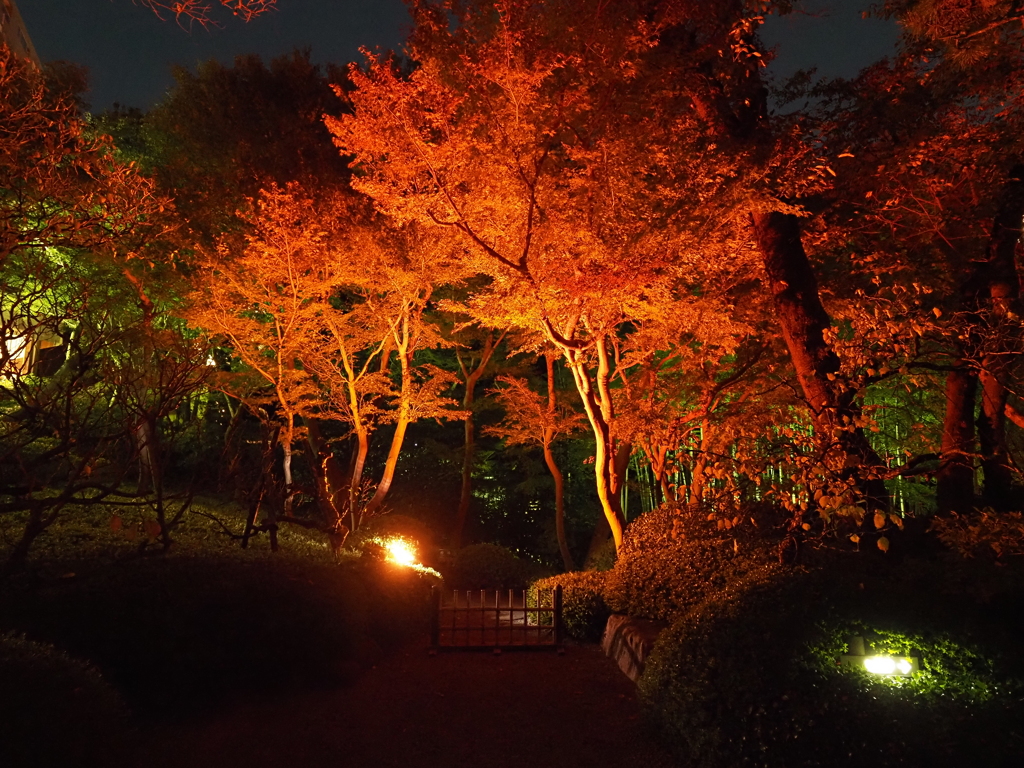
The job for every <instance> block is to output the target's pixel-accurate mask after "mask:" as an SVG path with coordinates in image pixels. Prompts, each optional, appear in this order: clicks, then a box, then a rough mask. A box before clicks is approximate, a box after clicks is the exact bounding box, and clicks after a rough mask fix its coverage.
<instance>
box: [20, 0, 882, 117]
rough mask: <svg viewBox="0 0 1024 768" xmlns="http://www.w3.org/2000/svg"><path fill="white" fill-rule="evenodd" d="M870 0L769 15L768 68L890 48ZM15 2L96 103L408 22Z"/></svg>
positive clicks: (286, 4)
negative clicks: (210, 66)
mask: <svg viewBox="0 0 1024 768" xmlns="http://www.w3.org/2000/svg"><path fill="white" fill-rule="evenodd" d="M708 2H714V0H708ZM869 2H870V0H809V2H807V3H805V7H807V8H808V9H809V11H810V13H802V14H794V15H791V16H788V17H785V18H781V19H779V18H770V19H769V20H768V23H767V24H766V25H765V27H764V28H763V34H762V37H763V39H764V40H765V42H767V43H768V44H769V45H777V46H778V50H779V57H778V60H777V61H776V62H775V63H773V64H772V70H773V71H776V73H777V74H779V75H782V76H784V75H787V74H791V73H792V72H793V71H795V70H796V69H799V68H806V67H812V66H817V67H818V68H819V71H820V72H821V73H822V74H826V75H829V76H832V77H836V76H840V77H848V76H851V75H853V74H855V73H856V72H857V70H858V69H859V68H860V67H862V66H864V65H865V64H868V63H870V62H872V61H875V60H877V59H878V58H881V57H882V56H885V55H886V54H888V53H889V52H891V51H892V47H893V44H894V42H895V40H896V28H895V26H894V25H892V24H890V23H887V22H880V21H877V20H867V21H864V20H862V19H861V18H860V10H861V8H862V7H866V6H867V5H868V4H869ZM213 4H217V3H216V0H213ZM18 6H19V8H20V9H21V14H22V17H23V18H24V20H25V25H26V26H27V27H28V31H29V34H30V35H31V37H32V40H33V42H34V43H35V46H36V49H37V50H38V52H39V56H40V58H41V59H42V60H43V61H50V60H55V59H65V60H68V61H73V62H77V63H79V64H85V65H86V66H87V67H88V68H89V74H90V82H91V84H92V91H91V92H90V94H89V96H88V101H89V102H90V104H91V106H92V109H93V110H94V111H102V110H103V109H106V108H108V107H110V106H111V105H112V104H113V103H114V102H119V103H121V104H124V105H128V106H137V107H142V108H149V107H151V106H152V105H153V104H155V103H156V102H157V101H159V100H160V99H161V97H162V96H163V94H164V93H165V92H166V90H167V89H168V88H169V87H170V86H171V84H172V79H171V66H172V65H173V64H182V65H185V66H188V67H194V66H195V64H196V63H197V62H200V61H205V60H207V59H211V58H216V59H219V60H220V61H223V62H226V63H229V62H230V61H231V59H232V58H233V57H235V56H236V55H238V54H242V53H259V54H260V55H262V56H263V58H264V59H265V60H270V59H272V58H274V57H275V56H278V55H281V54H285V53H288V52H289V51H291V50H293V49H294V48H296V47H309V48H311V49H312V52H313V58H314V60H316V61H333V62H339V63H340V62H346V61H352V60H354V59H357V58H358V57H359V53H358V49H359V47H360V46H367V47H370V48H375V47H381V48H400V47H401V43H402V40H403V39H404V37H405V32H406V31H408V27H409V24H410V22H409V16H408V14H407V13H406V10H405V6H404V5H403V4H402V0H278V6H277V10H276V11H274V12H273V13H270V14H268V15H266V16H264V17H261V18H258V19H256V20H254V21H252V22H249V23H248V24H245V23H242V22H241V21H239V20H237V19H234V18H232V17H231V16H230V15H228V16H226V17H223V25H222V26H221V27H220V28H208V29H203V28H201V27H198V28H195V29H192V30H191V31H186V30H183V29H182V28H181V27H179V26H178V25H177V24H175V23H174V21H173V20H165V21H162V22H161V21H160V20H159V19H157V18H156V17H155V16H154V15H153V13H152V12H151V11H149V10H147V9H145V8H142V7H139V6H137V5H134V4H133V3H132V0H18Z"/></svg>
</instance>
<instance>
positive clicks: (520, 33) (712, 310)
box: [328, 2, 751, 546]
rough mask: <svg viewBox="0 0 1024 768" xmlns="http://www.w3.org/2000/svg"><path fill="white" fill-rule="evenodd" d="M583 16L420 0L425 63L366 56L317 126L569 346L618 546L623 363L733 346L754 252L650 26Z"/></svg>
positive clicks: (622, 11)
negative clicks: (343, 105) (740, 294)
mask: <svg viewBox="0 0 1024 768" xmlns="http://www.w3.org/2000/svg"><path fill="white" fill-rule="evenodd" d="M579 11H580V7H579V4H577V3H572V2H566V3H549V4H546V5H545V7H544V9H543V13H538V12H537V9H536V8H535V7H534V6H533V5H531V4H529V3H520V2H502V3H496V4H492V3H465V4H463V3H443V4H435V3H426V2H424V3H417V4H416V5H415V6H414V14H415V18H416V21H417V26H416V29H415V31H414V33H413V36H412V38H411V41H410V52H411V53H412V55H413V57H414V58H415V59H416V60H417V62H418V63H419V67H418V68H417V69H416V70H415V71H414V72H413V73H412V74H411V76H410V77H409V78H403V77H402V76H400V75H399V73H398V72H397V71H396V70H395V69H394V67H393V66H392V65H391V63H389V62H388V61H385V60H382V59H379V58H376V57H370V59H369V63H368V69H367V70H366V71H365V72H363V71H353V72H352V74H351V76H350V77H351V80H352V82H353V85H354V86H355V91H354V92H353V93H352V94H351V100H352V104H353V108H354V115H352V116H342V117H340V118H337V119H328V125H329V126H330V127H331V129H332V131H333V132H334V133H335V136H336V137H337V141H338V144H339V146H340V147H341V148H342V149H343V151H346V152H351V153H353V154H354V155H355V156H356V167H357V169H358V173H357V175H356V178H355V179H354V181H353V183H354V185H355V186H356V187H357V188H358V189H360V190H362V191H364V192H366V193H367V194H369V195H370V196H371V197H372V198H373V199H374V201H375V203H376V205H377V206H378V207H379V208H380V210H382V211H383V212H384V213H386V214H388V215H390V216H393V217H395V218H397V219H398V220H400V221H407V220H415V221H420V222H422V223H424V224H432V225H433V226H434V227H437V228H441V229H447V230H450V231H453V232H454V233H456V234H457V235H458V236H460V238H461V240H462V242H463V243H464V244H465V246H466V247H467V249H468V250H469V254H470V258H472V259H473V261H474V263H475V266H476V268H477V269H479V270H480V271H482V272H484V273H486V274H488V275H489V276H490V277H491V282H490V284H489V286H488V287H487V288H486V289H485V290H482V291H480V292H478V293H477V294H476V295H475V296H474V297H473V299H472V300H471V301H470V302H469V305H468V306H469V307H470V310H471V311H472V312H473V314H474V315H475V316H477V317H478V318H481V319H483V320H484V321H485V322H487V323H488V324H491V325H493V326H494V327H499V328H503V327H518V328H522V329H525V330H530V331H533V332H535V333H538V334H540V335H541V336H543V337H544V338H545V339H546V340H547V341H548V342H549V343H550V344H552V345H554V347H555V348H556V349H558V350H560V352H561V353H562V355H563V356H564V358H565V360H566V364H567V366H568V367H569V369H570V370H571V372H572V374H573V377H574V380H575V382H576V385H577V388H578V390H579V392H580V394H581V397H582V399H583V404H584V409H585V412H586V414H587V417H588V420H589V421H590V424H591V427H592V431H593V434H594V438H595V441H596V448H595V450H596V459H595V478H596V483H597V491H598V495H599V497H600V499H601V503H602V507H603V510H604V514H605V517H606V519H607V521H608V523H609V526H610V528H611V531H612V535H613V538H614V540H615V542H616V545H617V546H618V545H619V544H621V537H622V527H623V517H622V510H621V502H620V496H621V491H622V483H623V477H624V472H625V467H626V464H627V462H628V458H629V455H630V453H631V451H632V445H631V443H630V442H629V441H628V440H625V439H621V438H620V436H619V435H618V434H617V432H616V412H615V403H614V398H613V394H612V389H613V388H614V387H615V386H616V385H615V383H614V382H615V379H616V377H617V376H619V375H620V366H621V365H623V364H624V365H625V366H626V368H628V367H630V366H632V365H635V364H636V363H637V360H638V356H643V355H645V354H650V350H651V349H657V348H665V347H668V346H671V345H672V344H676V343H691V344H695V345H701V346H703V347H705V348H707V349H709V350H710V349H711V348H717V349H720V350H729V349H731V348H732V347H734V346H735V344H736V339H737V337H738V336H739V335H740V334H741V332H742V328H741V325H740V324H738V323H736V322H734V321H733V320H731V319H730V306H731V298H730V297H729V295H728V291H729V289H730V288H731V287H732V286H734V285H736V283H737V282H738V281H740V280H741V279H742V277H741V275H744V274H746V273H747V272H748V271H749V269H750V268H751V261H750V260H749V259H747V258H744V256H745V255H746V253H747V251H746V250H745V249H743V248H741V247H740V246H739V242H738V241H737V240H736V239H735V237H736V234H737V231H736V227H735V224H736V221H737V219H736V204H737V200H736V198H735V195H734V191H733V188H732V187H731V186H730V184H729V182H730V181H731V180H733V179H734V178H735V174H736V172H737V171H736V166H735V164H734V163H735V159H730V160H729V161H725V159H724V158H722V157H721V156H718V155H714V154H713V153H709V152H708V145H707V141H706V138H705V137H704V136H703V134H702V133H701V132H700V131H699V130H698V128H699V125H698V123H697V121H696V120H695V117H694V115H693V113H692V111H691V110H686V109H683V108H681V106H680V105H681V102H680V98H681V96H680V93H679V91H678V89H677V87H676V85H675V82H674V80H673V75H674V74H678V73H677V72H676V70H675V69H673V66H674V65H673V63H672V62H671V61H668V60H659V59H657V57H653V56H650V55H649V54H650V52H651V49H652V47H653V46H654V44H655V42H656V39H657V34H658V32H659V31H660V27H659V26H658V24H657V23H654V22H651V23H639V24H638V23H637V22H638V16H637V8H636V7H635V6H634V5H632V4H631V3H610V4H604V5H601V6H599V7H593V8H589V10H588V14H587V15H581V14H580V13H579ZM450 18H454V19H456V20H457V22H458V23H457V24H456V25H454V26H452V25H450V24H449V19H450ZM680 158H683V159H680ZM708 354H713V353H711V352H709V353H708ZM714 354H718V353H714Z"/></svg>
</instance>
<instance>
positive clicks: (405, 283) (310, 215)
mask: <svg viewBox="0 0 1024 768" xmlns="http://www.w3.org/2000/svg"><path fill="white" fill-rule="evenodd" d="M366 215H367V211H366V210H365V206H361V205H360V204H359V202H358V201H356V200H352V199H351V198H348V197H345V196H335V197H327V198H321V199H320V200H319V201H313V200H310V199H309V198H307V197H305V196H304V195H303V194H302V193H301V191H300V190H299V189H298V187H297V186H294V185H293V186H291V187H289V188H286V189H285V190H273V189H272V190H267V191H265V192H264V193H263V194H262V195H261V197H260V200H259V203H258V207H257V212H256V213H255V214H254V216H253V219H252V227H253V230H252V232H251V234H250V235H248V236H247V238H246V239H247V246H246V248H245V250H244V251H243V252H242V253H241V254H236V253H234V252H233V250H232V248H231V247H230V243H231V242H232V240H231V239H229V240H228V245H226V246H225V247H222V249H221V251H220V252H219V253H218V254H217V255H216V257H213V258H210V259H208V261H207V264H206V267H205V270H204V277H205V280H204V281H203V282H204V287H203V289H202V290H201V292H200V293H199V294H197V301H196V305H195V307H194V308H193V310H192V311H191V312H190V319H191V320H192V321H193V322H194V323H195V324H197V325H198V326H200V327H202V328H205V329H206V330H207V331H209V332H210V333H212V334H215V335H216V336H217V337H219V338H221V339H223V341H224V342H225V343H226V344H227V345H228V347H229V348H230V350H231V352H232V353H233V354H234V355H236V356H237V357H238V358H239V359H240V360H241V361H242V363H243V364H244V365H243V367H242V369H241V370H240V371H238V372H237V373H232V374H228V375H226V376H223V377H222V381H223V383H222V385H223V386H225V387H226V388H228V389H229V390H230V391H231V392H232V393H234V394H236V395H237V396H240V397H242V398H243V399H244V400H246V401H247V402H249V403H251V404H253V405H262V404H270V405H272V407H273V409H274V410H275V411H276V412H277V413H278V414H279V420H280V423H281V425H282V432H281V439H280V443H281V446H282V448H283V450H284V459H283V465H282V469H283V472H284V479H285V485H286V493H287V497H291V496H292V495H293V494H294V493H295V492H296V490H297V489H296V488H295V486H294V482H293V473H292V467H291V462H292V455H293V450H294V447H295V446H296V445H297V444H298V443H299V441H300V440H305V441H306V442H307V443H308V445H309V450H310V453H311V457H312V458H313V460H314V461H313V471H314V474H315V476H316V477H317V480H318V489H317V490H318V497H319V502H320V509H321V512H322V514H323V516H324V518H325V520H326V525H327V530H328V532H329V533H330V534H331V535H332V539H333V540H334V541H335V543H336V544H337V545H340V543H341V542H343V541H344V538H345V536H346V535H347V533H348V531H349V529H351V528H353V527H357V526H358V525H359V524H360V522H361V520H362V519H363V517H364V516H367V515H372V514H374V513H375V512H376V511H377V510H378V509H379V508H380V507H381V505H382V504H383V502H384V499H385V497H386V495H387V493H388V491H389V489H390V487H391V483H392V480H393V478H394V473H395V468H396V466H397V462H398V458H399V456H400V453H401V449H402V445H403V441H404V438H405V434H406V431H407V429H408V426H409V424H411V423H412V422H414V421H417V420H420V419H425V418H459V417H460V416H461V415H462V414H461V412H459V411H456V410H453V409H452V408H451V407H450V406H451V405H453V403H452V402H451V401H450V400H449V399H448V398H447V397H445V394H444V392H445V390H447V389H448V388H449V387H450V386H451V385H452V384H453V382H454V377H453V376H452V375H451V374H449V373H446V372H444V371H441V370H440V369H438V368H436V367H435V366H430V365H425V364H421V363H420V362H419V361H417V360H416V352H417V351H418V350H421V349H424V348H427V347H431V346H436V345H438V344H441V343H442V340H441V338H440V336H439V335H438V334H437V332H436V331H435V330H434V329H433V328H432V327H431V326H430V324H429V323H427V322H426V320H425V318H424V310H425V308H426V305H427V301H428V300H429V298H430V296H431V293H432V291H433V288H434V286H435V285H436V284H438V282H440V281H443V280H444V279H457V273H456V272H454V271H451V270H447V271H446V269H445V260H444V258H443V256H444V253H445V252H444V250H443V244H438V243H436V242H435V241H434V240H433V239H432V238H430V237H429V235H427V236H423V237H420V236H418V235H417V234H416V233H413V232H409V231H408V230H405V231H400V230H388V229H387V228H386V227H384V226H383V225H382V224H381V223H379V222H376V223H374V222H372V221H370V220H367V219H366ZM321 420H327V421H336V422H341V423H344V424H346V425H347V426H348V428H349V434H350V436H352V437H353V438H354V439H355V443H356V447H355V455H354V460H353V462H352V468H351V470H350V471H349V472H348V473H347V474H346V473H344V472H343V471H342V470H341V468H340V465H339V463H338V460H337V459H336V458H335V457H334V455H333V451H332V450H331V449H330V447H329V446H327V445H326V444H325V441H324V439H323V436H322V430H321V428H320V426H319V423H318V422H319V421H321ZM383 423H392V424H394V432H393V433H392V439H391V446H390V449H389V452H388V455H387V459H386V461H385V465H384V468H383V470H382V473H381V476H380V478H379V480H378V482H377V484H376V490H375V492H374V494H373V496H372V497H371V498H370V499H369V501H367V502H366V503H365V505H361V504H360V499H359V494H360V493H361V492H362V490H363V489H362V485H363V473H364V468H365V461H366V455H367V451H368V448H369V439H370V435H371V433H372V432H373V431H374V429H375V428H376V427H377V426H379V425H380V424H383ZM285 512H286V517H287V516H288V515H289V514H290V503H289V502H286V508H285ZM346 516H347V517H348V522H347V523H346V522H345V520H346Z"/></svg>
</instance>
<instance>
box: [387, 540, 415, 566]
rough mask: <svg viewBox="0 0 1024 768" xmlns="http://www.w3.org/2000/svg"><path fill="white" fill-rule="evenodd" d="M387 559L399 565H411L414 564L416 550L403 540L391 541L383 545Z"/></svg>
mask: <svg viewBox="0 0 1024 768" xmlns="http://www.w3.org/2000/svg"><path fill="white" fill-rule="evenodd" d="M385 548H386V549H387V551H388V559H389V560H391V561H392V562H395V563H398V564H399V565H413V564H415V562H416V550H415V549H413V548H412V545H410V544H409V542H407V541H405V540H404V539H391V540H390V541H388V543H387V544H386V545H385Z"/></svg>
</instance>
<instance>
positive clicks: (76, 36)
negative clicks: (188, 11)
mask: <svg viewBox="0 0 1024 768" xmlns="http://www.w3.org/2000/svg"><path fill="white" fill-rule="evenodd" d="M210 4H212V5H219V0H212V2H210ZM18 8H19V9H20V10H21V15H22V18H23V19H24V21H25V26H26V27H27V28H28V32H29V35H30V36H31V37H32V42H33V43H35V46H36V50H37V51H38V53H39V58H40V59H42V60H43V61H44V62H45V61H50V60H56V59H64V60H67V61H73V62H76V63H79V64H85V65H86V66H87V67H88V68H89V80H90V83H91V85H92V90H91V92H90V93H89V95H88V97H87V101H88V102H89V103H90V104H91V106H92V109H93V110H94V111H102V110H104V109H106V108H108V107H110V106H111V105H112V104H113V103H114V102H115V101H116V102H119V103H121V104H125V105H127V106H135V107H142V108H149V107H151V106H152V105H153V104H155V103H156V102H158V101H160V99H161V98H162V96H163V94H164V93H165V92H166V91H167V89H168V88H169V87H170V86H171V85H172V83H173V79H172V77H171V66H172V65H174V64H182V65H185V66H188V67H194V66H195V65H196V63H198V62H201V61H207V60H208V59H218V60H220V61H223V62H226V63H230V61H231V60H232V59H233V58H234V57H235V56H237V55H239V54H243V53H259V54H260V55H262V56H263V58H264V60H266V61H269V60H270V59H272V58H274V57H276V56H279V55H282V54H285V53H288V52H290V51H292V50H293V49H295V48H305V47H309V48H311V49H312V51H313V58H314V60H315V61H321V62H322V61H334V62H346V61H353V60H356V59H358V58H359V48H360V46H366V47H370V48H375V47H377V46H380V47H382V48H399V47H400V46H401V43H402V40H403V39H404V37H405V32H407V31H408V28H409V26H410V23H411V22H410V20H409V15H408V13H407V12H406V10H405V6H404V5H403V4H402V0H279V2H278V5H277V10H275V11H273V12H271V13H269V14H267V15H265V16H262V17H259V18H256V19H254V20H253V21H251V22H249V23H247V24H246V23H244V22H242V21H241V20H239V19H236V18H233V17H232V16H231V15H230V14H226V15H224V14H222V15H221V16H220V17H219V18H221V19H222V20H223V23H222V25H221V27H220V28H206V29H204V28H202V27H196V28H193V29H192V30H191V31H187V30H184V29H182V28H181V27H179V26H178V25H177V24H176V23H175V22H174V21H173V20H172V19H165V20H164V21H160V20H159V19H158V18H157V17H156V16H154V15H153V12H152V11H150V10H148V9H146V8H142V7H140V6H137V5H135V4H133V3H132V0H18Z"/></svg>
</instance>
